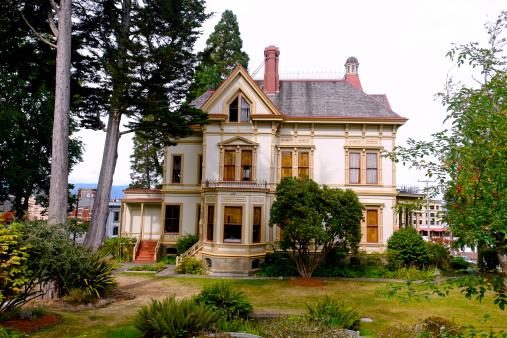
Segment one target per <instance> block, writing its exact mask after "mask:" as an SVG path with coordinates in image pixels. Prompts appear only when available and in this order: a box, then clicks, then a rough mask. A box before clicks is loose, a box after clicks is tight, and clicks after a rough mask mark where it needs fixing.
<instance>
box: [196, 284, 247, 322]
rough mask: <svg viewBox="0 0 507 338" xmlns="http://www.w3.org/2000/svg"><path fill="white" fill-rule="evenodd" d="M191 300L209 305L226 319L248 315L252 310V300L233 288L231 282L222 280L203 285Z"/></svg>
mask: <svg viewBox="0 0 507 338" xmlns="http://www.w3.org/2000/svg"><path fill="white" fill-rule="evenodd" d="M193 300H194V301H195V302H197V303H202V304H204V305H206V306H208V307H211V308H212V309H213V311H216V312H217V313H219V314H220V316H221V317H225V318H227V319H232V318H234V317H235V316H243V317H244V316H248V315H249V314H251V313H252V312H253V306H252V302H251V301H250V300H248V298H247V297H246V296H245V294H244V293H243V291H240V290H237V289H234V288H233V287H232V285H231V284H229V283H225V282H224V281H221V282H217V283H214V284H212V285H208V286H205V287H204V289H202V291H201V292H200V293H199V294H198V295H196V296H194V297H193Z"/></svg>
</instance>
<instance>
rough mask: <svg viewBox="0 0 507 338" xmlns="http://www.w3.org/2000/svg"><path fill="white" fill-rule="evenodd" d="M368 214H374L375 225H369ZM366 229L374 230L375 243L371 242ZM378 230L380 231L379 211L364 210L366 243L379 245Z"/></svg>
mask: <svg viewBox="0 0 507 338" xmlns="http://www.w3.org/2000/svg"><path fill="white" fill-rule="evenodd" d="M370 212H374V213H375V215H376V217H375V223H376V224H369V222H370V218H369V217H368V213H370ZM368 228H375V229H376V235H377V239H376V240H375V241H371V240H370V238H369V236H370V234H369V231H368ZM379 230H380V226H379V210H378V209H368V208H367V209H366V243H379V242H380V236H379Z"/></svg>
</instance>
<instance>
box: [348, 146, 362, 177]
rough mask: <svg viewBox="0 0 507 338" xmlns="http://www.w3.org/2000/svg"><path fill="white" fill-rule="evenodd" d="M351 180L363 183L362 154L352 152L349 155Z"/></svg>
mask: <svg viewBox="0 0 507 338" xmlns="http://www.w3.org/2000/svg"><path fill="white" fill-rule="evenodd" d="M349 169H350V171H349V175H350V178H349V182H350V183H351V184H358V183H361V180H360V177H361V176H360V172H361V154H360V153H350V155H349Z"/></svg>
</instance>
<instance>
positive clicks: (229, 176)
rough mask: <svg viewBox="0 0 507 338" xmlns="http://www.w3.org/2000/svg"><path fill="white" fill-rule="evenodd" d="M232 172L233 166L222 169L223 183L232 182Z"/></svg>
mask: <svg viewBox="0 0 507 338" xmlns="http://www.w3.org/2000/svg"><path fill="white" fill-rule="evenodd" d="M234 170H235V167H234V166H233V165H226V166H225V167H224V181H234Z"/></svg>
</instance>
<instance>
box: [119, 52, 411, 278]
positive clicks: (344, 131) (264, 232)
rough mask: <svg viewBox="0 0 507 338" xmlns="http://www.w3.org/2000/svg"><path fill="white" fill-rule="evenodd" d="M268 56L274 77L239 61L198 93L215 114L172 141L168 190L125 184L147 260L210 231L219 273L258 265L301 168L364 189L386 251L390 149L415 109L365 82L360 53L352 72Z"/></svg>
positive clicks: (211, 260) (369, 220)
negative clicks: (287, 183) (283, 196)
mask: <svg viewBox="0 0 507 338" xmlns="http://www.w3.org/2000/svg"><path fill="white" fill-rule="evenodd" d="M264 55H265V72H264V79H263V80H258V81H256V80H253V79H252V77H251V76H250V75H249V74H248V73H247V71H246V70H245V69H244V68H243V67H241V66H237V67H236V68H235V69H234V70H233V71H232V73H231V74H230V75H229V77H228V78H227V79H226V80H225V81H224V82H223V83H222V84H221V85H220V87H219V88H218V89H217V90H215V91H208V92H206V93H205V94H203V95H202V96H201V97H199V98H198V99H197V100H195V101H194V102H192V105H193V106H195V107H196V108H200V109H201V110H203V111H205V112H207V113H208V114H209V119H210V124H208V125H206V126H203V127H202V128H198V129H197V130H196V133H195V134H194V135H193V136H191V137H189V138H186V139H183V140H179V141H177V145H176V146H173V147H167V148H166V149H165V168H164V184H163V188H162V189H160V190H149V191H147V190H126V191H125V198H124V199H123V200H122V225H121V232H122V236H134V237H137V238H139V240H140V241H139V242H142V244H141V245H140V247H139V248H136V249H137V251H138V253H139V256H138V259H143V257H144V258H146V259H147V260H149V259H151V260H153V257H155V256H154V255H155V254H156V253H161V254H165V253H166V252H167V253H170V252H174V244H175V243H176V240H177V239H178V238H179V237H180V236H182V235H185V234H187V233H189V234H199V237H200V241H199V243H198V244H197V245H196V246H195V247H194V248H193V249H192V252H193V253H196V254H198V255H199V257H200V258H202V259H203V260H204V262H205V263H206V264H207V265H208V266H209V267H210V271H211V273H212V274H231V273H250V272H252V271H255V270H256V269H257V268H258V266H259V263H260V262H261V261H262V260H263V259H264V256H265V255H266V253H267V252H272V250H273V245H274V244H275V243H276V241H277V239H278V238H279V235H280V233H279V229H277V228H270V227H269V226H268V222H269V210H270V207H271V204H272V203H273V199H274V193H275V189H276V184H277V183H278V182H280V179H281V178H283V177H285V176H298V175H299V174H305V175H308V176H309V177H310V178H312V179H313V180H315V181H316V182H317V183H319V184H325V185H327V186H330V187H338V188H351V189H353V190H354V191H355V192H356V193H357V194H358V196H359V199H360V201H361V202H362V203H363V204H364V205H365V207H366V214H365V221H364V222H363V224H361V227H362V233H363V237H362V241H361V243H360V246H361V248H362V249H363V250H366V251H367V252H371V251H383V250H384V249H385V247H386V243H387V239H388V238H389V237H390V236H391V235H392V233H393V231H394V230H395V229H396V220H395V215H394V212H393V210H392V207H393V206H394V205H395V203H396V168H395V165H394V163H393V162H392V161H391V160H390V159H387V158H383V157H381V156H380V154H381V152H382V151H383V150H387V151H390V150H392V149H393V147H394V145H395V139H396V132H397V130H398V128H399V127H400V126H402V125H403V124H404V123H405V122H406V121H407V119H406V118H403V117H400V116H399V115H398V114H396V113H395V112H393V111H392V109H391V107H390V105H389V102H388V100H387V97H386V96H385V95H371V94H366V93H365V92H364V91H363V90H362V86H361V82H360V81H359V75H358V67H359V62H358V60H357V59H356V58H354V57H350V58H349V59H347V62H346V63H345V70H346V75H345V78H343V79H336V80H283V79H280V76H279V73H278V60H279V55H280V52H279V50H278V48H276V47H274V46H270V47H267V48H266V49H265V50H264ZM143 248H144V249H143ZM160 250H162V251H160ZM143 255H144V256H143Z"/></svg>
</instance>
